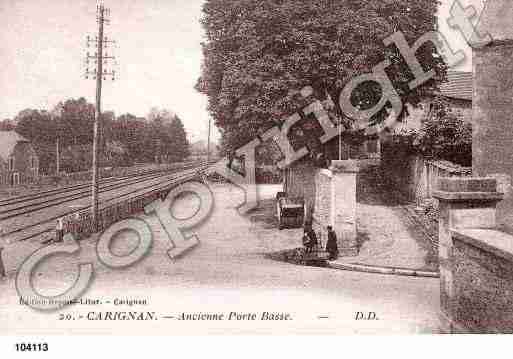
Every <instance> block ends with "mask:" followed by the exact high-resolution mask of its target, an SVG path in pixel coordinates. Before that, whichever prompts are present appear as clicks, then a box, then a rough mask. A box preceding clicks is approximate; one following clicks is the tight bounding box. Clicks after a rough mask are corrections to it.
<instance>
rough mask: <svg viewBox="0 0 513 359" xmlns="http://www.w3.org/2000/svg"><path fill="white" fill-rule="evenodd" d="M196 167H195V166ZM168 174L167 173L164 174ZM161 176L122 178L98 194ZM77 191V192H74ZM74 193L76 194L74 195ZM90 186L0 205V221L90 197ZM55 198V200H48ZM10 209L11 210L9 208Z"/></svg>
mask: <svg viewBox="0 0 513 359" xmlns="http://www.w3.org/2000/svg"><path fill="white" fill-rule="evenodd" d="M196 166H197V165H196ZM188 168H195V167H194V166H188V167H185V168H181V169H178V171H179V170H186V169H188ZM175 172H176V171H173V172H171V173H175ZM166 173H168V172H166ZM162 176H163V173H159V174H144V175H139V176H136V177H123V178H120V179H117V180H115V181H108V182H107V183H105V182H103V183H101V184H100V188H99V190H100V193H101V192H106V191H111V190H115V189H119V188H123V187H124V186H128V185H132V184H136V183H139V182H143V181H147V180H151V179H156V178H160V177H162ZM76 191H78V192H76ZM75 192H76V193H75ZM90 193H91V191H90V185H86V186H79V187H76V188H72V189H68V190H66V191H61V192H59V193H57V194H55V193H51V194H45V195H42V196H34V197H32V198H30V199H27V200H25V201H20V200H16V201H13V202H12V204H7V205H6V204H3V205H2V204H0V221H2V220H8V219H11V218H15V217H17V216H22V215H25V214H30V213H33V212H37V211H39V210H42V209H47V208H50V207H53V206H57V205H60V204H64V203H68V202H71V201H74V200H78V199H82V198H87V197H89V196H90ZM53 196H56V197H55V198H50V197H53ZM39 199H42V200H41V201H38V202H35V203H28V204H27V202H32V201H36V200H39ZM15 204H23V205H21V206H16V207H11V206H13V205H15ZM9 207H11V208H9Z"/></svg>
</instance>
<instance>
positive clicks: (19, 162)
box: [0, 131, 39, 186]
mask: <svg viewBox="0 0 513 359" xmlns="http://www.w3.org/2000/svg"><path fill="white" fill-rule="evenodd" d="M38 176H39V158H38V156H37V153H36V151H35V150H34V147H33V146H32V144H31V143H30V141H29V140H27V139H26V138H24V137H22V136H20V135H19V134H18V133H16V132H15V131H0V184H1V185H8V186H16V185H19V184H23V183H29V182H32V181H34V180H35V179H36V178H37V177H38Z"/></svg>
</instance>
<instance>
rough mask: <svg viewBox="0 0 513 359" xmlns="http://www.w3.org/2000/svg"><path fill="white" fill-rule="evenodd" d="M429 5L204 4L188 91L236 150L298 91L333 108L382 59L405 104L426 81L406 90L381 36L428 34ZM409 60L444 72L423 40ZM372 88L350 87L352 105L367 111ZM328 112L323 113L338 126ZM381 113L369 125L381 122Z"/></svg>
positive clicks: (386, 0)
mask: <svg viewBox="0 0 513 359" xmlns="http://www.w3.org/2000/svg"><path fill="white" fill-rule="evenodd" d="M437 5H438V2H437V1H436V0H308V1H297V0H207V1H206V3H205V5H204V7H203V18H202V24H203V26H204V29H205V31H206V41H205V43H204V44H203V54H204V63H203V68H202V75H201V78H200V79H199V80H198V83H197V89H198V90H199V91H200V92H202V93H204V94H206V95H207V97H208V100H209V107H208V108H209V111H210V113H211V115H212V116H213V118H214V119H215V122H216V125H217V126H218V127H219V129H220V131H221V133H222V136H223V138H222V143H223V146H224V147H225V148H226V147H228V148H230V147H231V148H236V147H239V146H241V145H242V144H244V143H246V142H247V141H249V140H251V139H252V138H254V136H255V135H256V134H258V132H259V131H262V129H263V128H266V127H269V126H272V125H274V124H275V122H276V121H279V120H280V119H282V118H283V117H284V116H286V115H289V114H292V113H293V112H295V111H296V110H297V109H298V108H299V107H301V106H303V105H304V101H303V99H302V98H301V96H299V95H298V90H300V89H301V88H302V87H304V86H307V85H309V86H312V87H313V88H314V94H315V96H316V97H317V98H320V99H326V98H328V96H329V97H331V98H332V99H334V100H335V101H334V102H335V103H336V104H337V103H338V101H336V99H338V96H339V93H340V91H341V89H343V87H344V86H345V85H346V84H347V83H348V81H349V80H350V79H351V78H353V77H355V76H358V75H360V74H363V73H368V72H371V71H372V67H373V66H375V65H377V64H378V63H380V62H381V61H383V60H384V59H385V58H387V59H390V60H391V61H392V65H391V66H390V67H389V68H387V73H388V74H389V77H390V78H391V80H392V81H393V83H394V86H395V87H396V88H397V89H398V93H399V94H400V95H401V96H402V97H403V99H404V102H410V103H412V104H416V103H417V102H418V101H419V96H420V94H421V93H422V92H424V91H429V90H430V89H432V88H433V86H434V82H433V81H430V82H429V83H426V84H425V85H423V86H421V87H419V88H417V89H415V90H413V91H409V89H408V82H409V81H411V80H412V79H413V75H412V73H411V71H409V70H408V69H407V66H406V63H405V61H404V59H403V58H402V57H401V56H400V53H399V50H398V49H397V48H396V47H395V46H393V45H391V46H385V45H384V44H383V39H384V38H386V37H387V36H389V35H391V34H393V33H394V32H396V31H401V32H402V33H403V34H404V36H405V38H406V40H407V41H408V42H409V43H410V44H413V43H414V42H415V41H416V40H417V39H418V38H420V37H421V36H422V35H423V34H425V33H427V32H429V31H433V30H436V16H435V14H436V11H437ZM417 57H418V58H419V61H420V62H421V63H422V65H423V67H424V68H425V69H431V68H432V69H435V70H436V73H437V77H438V78H440V77H442V76H443V72H444V65H443V63H442V61H441V58H440V57H439V56H437V54H436V49H435V47H434V46H432V45H431V44H427V45H426V46H423V47H421V49H420V50H419V51H418V52H417ZM380 96H381V95H380V89H379V87H378V85H377V84H376V83H372V82H367V83H365V84H363V85H362V86H360V87H359V88H358V90H357V91H355V93H354V96H353V97H352V102H353V104H355V105H361V106H362V107H363V108H365V107H371V106H372V105H373V103H375V102H376V101H377V99H379V97H380ZM340 114H341V111H340V109H339V108H338V106H335V107H334V108H333V109H332V111H331V113H330V116H332V119H333V120H334V121H336V120H338V118H337V117H340ZM385 115H386V112H385V111H384V110H383V111H381V112H380V113H379V114H377V116H376V118H374V119H373V120H376V121H380V120H382V119H383V118H384V117H385Z"/></svg>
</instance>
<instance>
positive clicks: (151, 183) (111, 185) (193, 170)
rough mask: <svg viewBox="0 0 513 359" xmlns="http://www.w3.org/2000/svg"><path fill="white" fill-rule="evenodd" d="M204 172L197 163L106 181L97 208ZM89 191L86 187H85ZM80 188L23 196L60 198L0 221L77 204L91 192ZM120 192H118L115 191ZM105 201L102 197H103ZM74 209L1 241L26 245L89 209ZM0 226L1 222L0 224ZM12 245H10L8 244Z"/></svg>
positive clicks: (29, 198)
mask: <svg viewBox="0 0 513 359" xmlns="http://www.w3.org/2000/svg"><path fill="white" fill-rule="evenodd" d="M206 168H208V163H200V164H194V165H193V164H191V165H188V166H184V167H182V168H179V169H176V170H173V171H172V172H171V173H169V172H165V173H159V174H153V173H151V174H145V175H141V176H139V177H137V178H133V177H132V178H130V179H128V178H127V177H122V178H117V179H115V180H114V179H109V181H104V182H102V184H103V185H104V186H103V187H102V188H101V189H100V195H101V194H104V195H107V194H109V193H110V194H111V196H110V197H109V198H101V197H100V203H99V205H100V208H103V207H106V206H109V205H113V204H115V203H117V202H121V201H125V200H127V199H130V198H135V197H139V196H144V195H145V194H147V193H148V192H152V191H156V190H162V189H165V188H168V187H170V186H172V185H173V184H174V183H176V182H178V181H181V180H184V179H188V178H192V177H194V176H195V175H196V174H197V173H198V172H202V171H204V170H205V169H206ZM145 182H147V184H145V185H143V186H142V187H135V188H134V189H130V188H129V186H132V187H134V186H136V185H138V184H144V183H145ZM87 187H89V186H87ZM125 187H128V188H127V190H126V191H122V189H123V188H125ZM82 188H83V186H82V185H79V186H70V187H69V188H67V189H65V190H64V189H60V190H59V191H57V192H56V191H47V192H44V193H39V194H35V195H33V196H23V197H25V198H26V199H27V200H26V201H25V202H27V201H29V202H30V201H34V200H38V199H41V198H45V196H46V197H47V198H48V197H52V196H55V195H58V196H59V195H63V196H59V197H57V198H50V199H47V200H46V201H38V202H37V203H32V204H27V205H24V206H18V207H16V208H10V209H4V210H0V214H2V215H3V216H2V217H0V220H1V221H2V222H5V221H6V220H8V219H15V218H16V217H20V216H28V215H32V214H36V213H37V212H38V211H43V210H48V209H50V208H52V207H56V208H58V206H62V205H63V204H66V203H72V202H76V201H80V200H82V199H85V198H88V197H89V196H90V191H81V189H82ZM117 190H120V191H117ZM75 191H79V192H78V193H73V194H70V192H75ZM104 197H105V196H104ZM12 200H13V201H12V202H11V205H12V204H17V203H20V202H17V201H20V200H21V198H20V197H17V198H16V199H12ZM21 203H23V202H21ZM4 207H5V205H1V204H0V208H4ZM77 207H80V208H78V209H73V210H66V211H64V212H63V211H60V212H59V213H58V215H53V216H51V217H48V215H46V216H45V218H43V219H41V220H39V221H37V222H35V223H30V224H26V225H22V226H21V227H18V228H15V229H12V230H10V231H9V232H6V233H3V237H4V238H8V237H11V236H14V235H15V236H16V237H17V238H16V239H15V240H14V242H19V241H26V240H28V239H32V238H35V237H38V236H41V235H44V234H46V233H49V232H51V231H53V230H55V224H54V222H55V221H56V220H57V219H58V218H61V217H63V216H68V215H72V214H75V213H79V212H82V211H84V210H88V209H90V205H77ZM0 223H1V222H0ZM11 242H12V241H11Z"/></svg>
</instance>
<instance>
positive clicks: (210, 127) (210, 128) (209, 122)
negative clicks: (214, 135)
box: [207, 116, 212, 162]
mask: <svg viewBox="0 0 513 359" xmlns="http://www.w3.org/2000/svg"><path fill="white" fill-rule="evenodd" d="M210 132H212V118H211V117H210V116H209V117H208V140H207V162H210Z"/></svg>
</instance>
